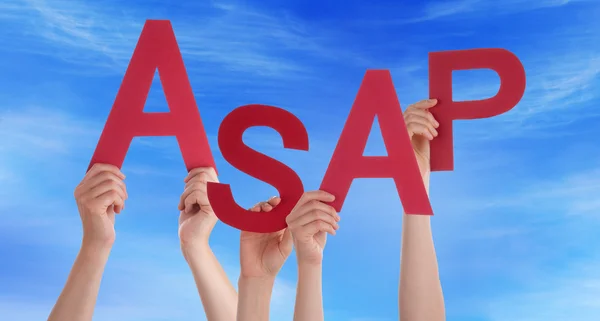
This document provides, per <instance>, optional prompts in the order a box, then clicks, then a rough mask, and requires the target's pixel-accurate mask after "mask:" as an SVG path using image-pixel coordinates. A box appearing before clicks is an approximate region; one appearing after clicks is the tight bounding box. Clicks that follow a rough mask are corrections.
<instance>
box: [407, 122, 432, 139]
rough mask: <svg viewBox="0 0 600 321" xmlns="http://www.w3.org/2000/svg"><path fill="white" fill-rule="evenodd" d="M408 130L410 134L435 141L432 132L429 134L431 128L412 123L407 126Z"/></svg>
mask: <svg viewBox="0 0 600 321" xmlns="http://www.w3.org/2000/svg"><path fill="white" fill-rule="evenodd" d="M406 128H407V129H408V131H409V132H410V133H413V134H416V135H421V136H424V137H426V138H427V139H429V140H432V139H433V135H432V134H431V132H429V128H427V126H424V125H421V124H419V123H410V124H408V125H406ZM411 136H412V135H411Z"/></svg>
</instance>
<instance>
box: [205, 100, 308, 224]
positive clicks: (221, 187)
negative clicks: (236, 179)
mask: <svg viewBox="0 0 600 321" xmlns="http://www.w3.org/2000/svg"><path fill="white" fill-rule="evenodd" d="M254 126H267V127H271V128H273V129H275V130H276V131H277V132H279V134H280V135H281V138H282V139H283V146H284V148H291V149H297V150H304V151H307V150H308V133H307V132H306V128H305V127H304V125H303V124H302V122H301V121H300V119H298V118H297V117H296V116H294V114H292V113H290V112H288V111H286V110H284V109H281V108H277V107H272V106H264V105H246V106H242V107H239V108H237V109H235V110H234V111H232V112H231V113H230V114H229V115H227V116H226V117H225V119H224V120H223V122H222V123H221V126H220V127H219V148H220V149H221V152H222V154H223V157H224V158H225V160H227V161H228V162H229V163H230V164H231V165H233V166H234V167H236V168H237V169H239V170H241V171H243V172H245V173H246V174H248V175H250V176H252V177H255V178H257V179H260V180H261V181H264V182H266V183H269V184H270V185H272V186H274V187H275V188H276V189H277V191H278V192H279V194H280V196H281V203H280V204H279V205H277V207H275V208H274V209H273V210H272V211H271V212H268V213H255V212H251V211H248V210H246V209H244V208H242V207H240V206H239V205H237V203H236V202H235V200H234V199H233V195H232V194H231V188H230V187H229V185H227V184H220V183H210V182H209V183H208V198H209V200H210V204H211V206H212V208H213V210H214V212H215V214H216V215H217V217H218V218H219V219H220V220H221V221H223V223H225V224H227V225H230V226H232V227H235V228H237V229H240V230H243V231H248V232H256V233H271V232H276V231H279V230H282V229H284V228H285V227H286V226H287V224H286V222H285V218H286V216H287V215H288V214H289V213H290V212H291V210H292V209H293V208H294V206H295V205H296V203H297V202H298V200H299V199H300V197H301V196H302V193H303V192H304V186H303V185H302V181H301V180H300V177H298V175H297V174H296V173H295V172H294V171H293V170H292V169H291V168H289V167H287V166H286V165H284V164H283V163H281V162H279V161H277V160H275V159H273V158H271V157H269V156H267V155H264V154H262V153H259V152H257V151H255V150H253V149H251V148H250V147H248V146H246V145H245V144H244V142H243V140H242V136H243V134H244V132H245V131H246V129H248V128H250V127H254Z"/></svg>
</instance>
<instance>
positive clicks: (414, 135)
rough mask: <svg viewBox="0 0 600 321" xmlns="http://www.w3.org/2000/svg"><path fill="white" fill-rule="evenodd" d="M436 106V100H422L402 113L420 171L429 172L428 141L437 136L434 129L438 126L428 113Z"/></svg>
mask: <svg viewBox="0 0 600 321" xmlns="http://www.w3.org/2000/svg"><path fill="white" fill-rule="evenodd" d="M436 104H437V99H427V100H422V101H419V102H418V103H415V104H412V105H410V106H408V108H406V110H405V111H404V122H405V123H406V129H407V130H408V136H409V137H410V141H411V144H412V146H413V150H414V152H415V156H416V158H417V162H418V164H419V168H420V169H421V171H423V170H429V159H430V149H429V141H430V140H433V139H434V138H435V137H437V135H438V132H437V130H436V128H438V127H439V125H440V124H439V123H438V122H437V121H436V120H435V118H434V117H433V115H432V114H431V113H430V112H429V111H428V110H429V108H431V107H433V106H435V105H436Z"/></svg>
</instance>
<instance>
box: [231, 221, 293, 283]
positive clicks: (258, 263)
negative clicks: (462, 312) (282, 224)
mask: <svg viewBox="0 0 600 321" xmlns="http://www.w3.org/2000/svg"><path fill="white" fill-rule="evenodd" d="M284 232H285V230H281V231H278V232H274V233H253V232H245V231H242V234H241V236H240V261H241V268H242V274H244V275H245V276H250V277H260V276H265V275H275V274H277V272H278V271H279V269H281V267H282V266H283V263H284V262H285V260H286V259H287V256H288V255H289V253H284V251H283V250H282V248H281V242H282V240H283V235H284Z"/></svg>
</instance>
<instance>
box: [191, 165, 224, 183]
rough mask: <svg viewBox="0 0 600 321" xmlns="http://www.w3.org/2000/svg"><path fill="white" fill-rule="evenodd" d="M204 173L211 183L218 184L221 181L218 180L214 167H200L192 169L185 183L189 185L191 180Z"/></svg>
mask: <svg viewBox="0 0 600 321" xmlns="http://www.w3.org/2000/svg"><path fill="white" fill-rule="evenodd" d="M202 173H204V174H205V175H206V176H207V177H208V179H209V180H208V181H210V182H218V181H219V180H218V178H217V172H216V171H215V169H214V168H212V167H198V168H194V169H192V170H191V171H190V172H189V173H188V175H187V176H186V177H185V179H184V180H183V181H184V182H185V183H187V182H189V181H190V180H192V179H193V178H194V177H196V176H198V175H199V174H202ZM205 182H206V181H205Z"/></svg>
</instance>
